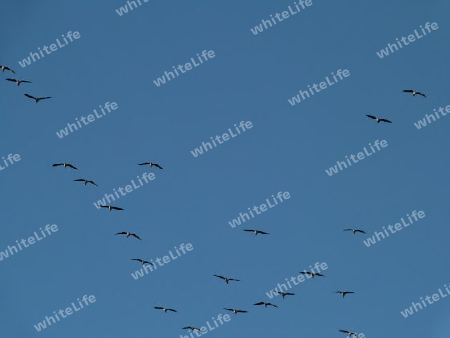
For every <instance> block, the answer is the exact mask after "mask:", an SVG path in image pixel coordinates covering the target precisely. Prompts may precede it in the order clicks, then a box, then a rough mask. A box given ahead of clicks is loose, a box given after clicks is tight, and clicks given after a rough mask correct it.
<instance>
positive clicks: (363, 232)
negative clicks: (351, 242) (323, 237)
mask: <svg viewBox="0 0 450 338" xmlns="http://www.w3.org/2000/svg"><path fill="white" fill-rule="evenodd" d="M342 231H352V232H353V234H356V233H357V232H360V233H362V234H365V233H366V232H365V231H362V230H359V229H344V230H342Z"/></svg>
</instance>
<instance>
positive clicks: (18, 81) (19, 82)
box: [6, 79, 33, 86]
mask: <svg viewBox="0 0 450 338" xmlns="http://www.w3.org/2000/svg"><path fill="white" fill-rule="evenodd" d="M6 81H11V82H15V83H17V86H20V84H21V83H33V82H31V81H25V80H16V79H6Z"/></svg>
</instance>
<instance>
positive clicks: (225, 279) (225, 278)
mask: <svg viewBox="0 0 450 338" xmlns="http://www.w3.org/2000/svg"><path fill="white" fill-rule="evenodd" d="M214 276H216V277H217V278H220V279H223V280H224V281H225V283H227V284H228V282H229V281H230V280H232V281H235V282H240V280H239V279H234V278H228V277H224V276H219V275H214Z"/></svg>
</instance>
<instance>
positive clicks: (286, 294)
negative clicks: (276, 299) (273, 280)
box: [275, 291, 295, 299]
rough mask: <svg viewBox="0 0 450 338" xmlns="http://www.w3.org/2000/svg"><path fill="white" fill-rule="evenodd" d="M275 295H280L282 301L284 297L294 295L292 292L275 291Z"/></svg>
mask: <svg viewBox="0 0 450 338" xmlns="http://www.w3.org/2000/svg"><path fill="white" fill-rule="evenodd" d="M275 292H276V293H278V294H279V295H281V297H283V299H284V296H295V293H292V292H283V291H281V292H280V291H275Z"/></svg>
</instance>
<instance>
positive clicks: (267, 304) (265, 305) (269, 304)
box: [253, 302, 278, 308]
mask: <svg viewBox="0 0 450 338" xmlns="http://www.w3.org/2000/svg"><path fill="white" fill-rule="evenodd" d="M253 305H264V307H267V306H273V307H276V308H277V307H278V306H276V305H275V304H272V303H266V302H259V303H255V304H253Z"/></svg>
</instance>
